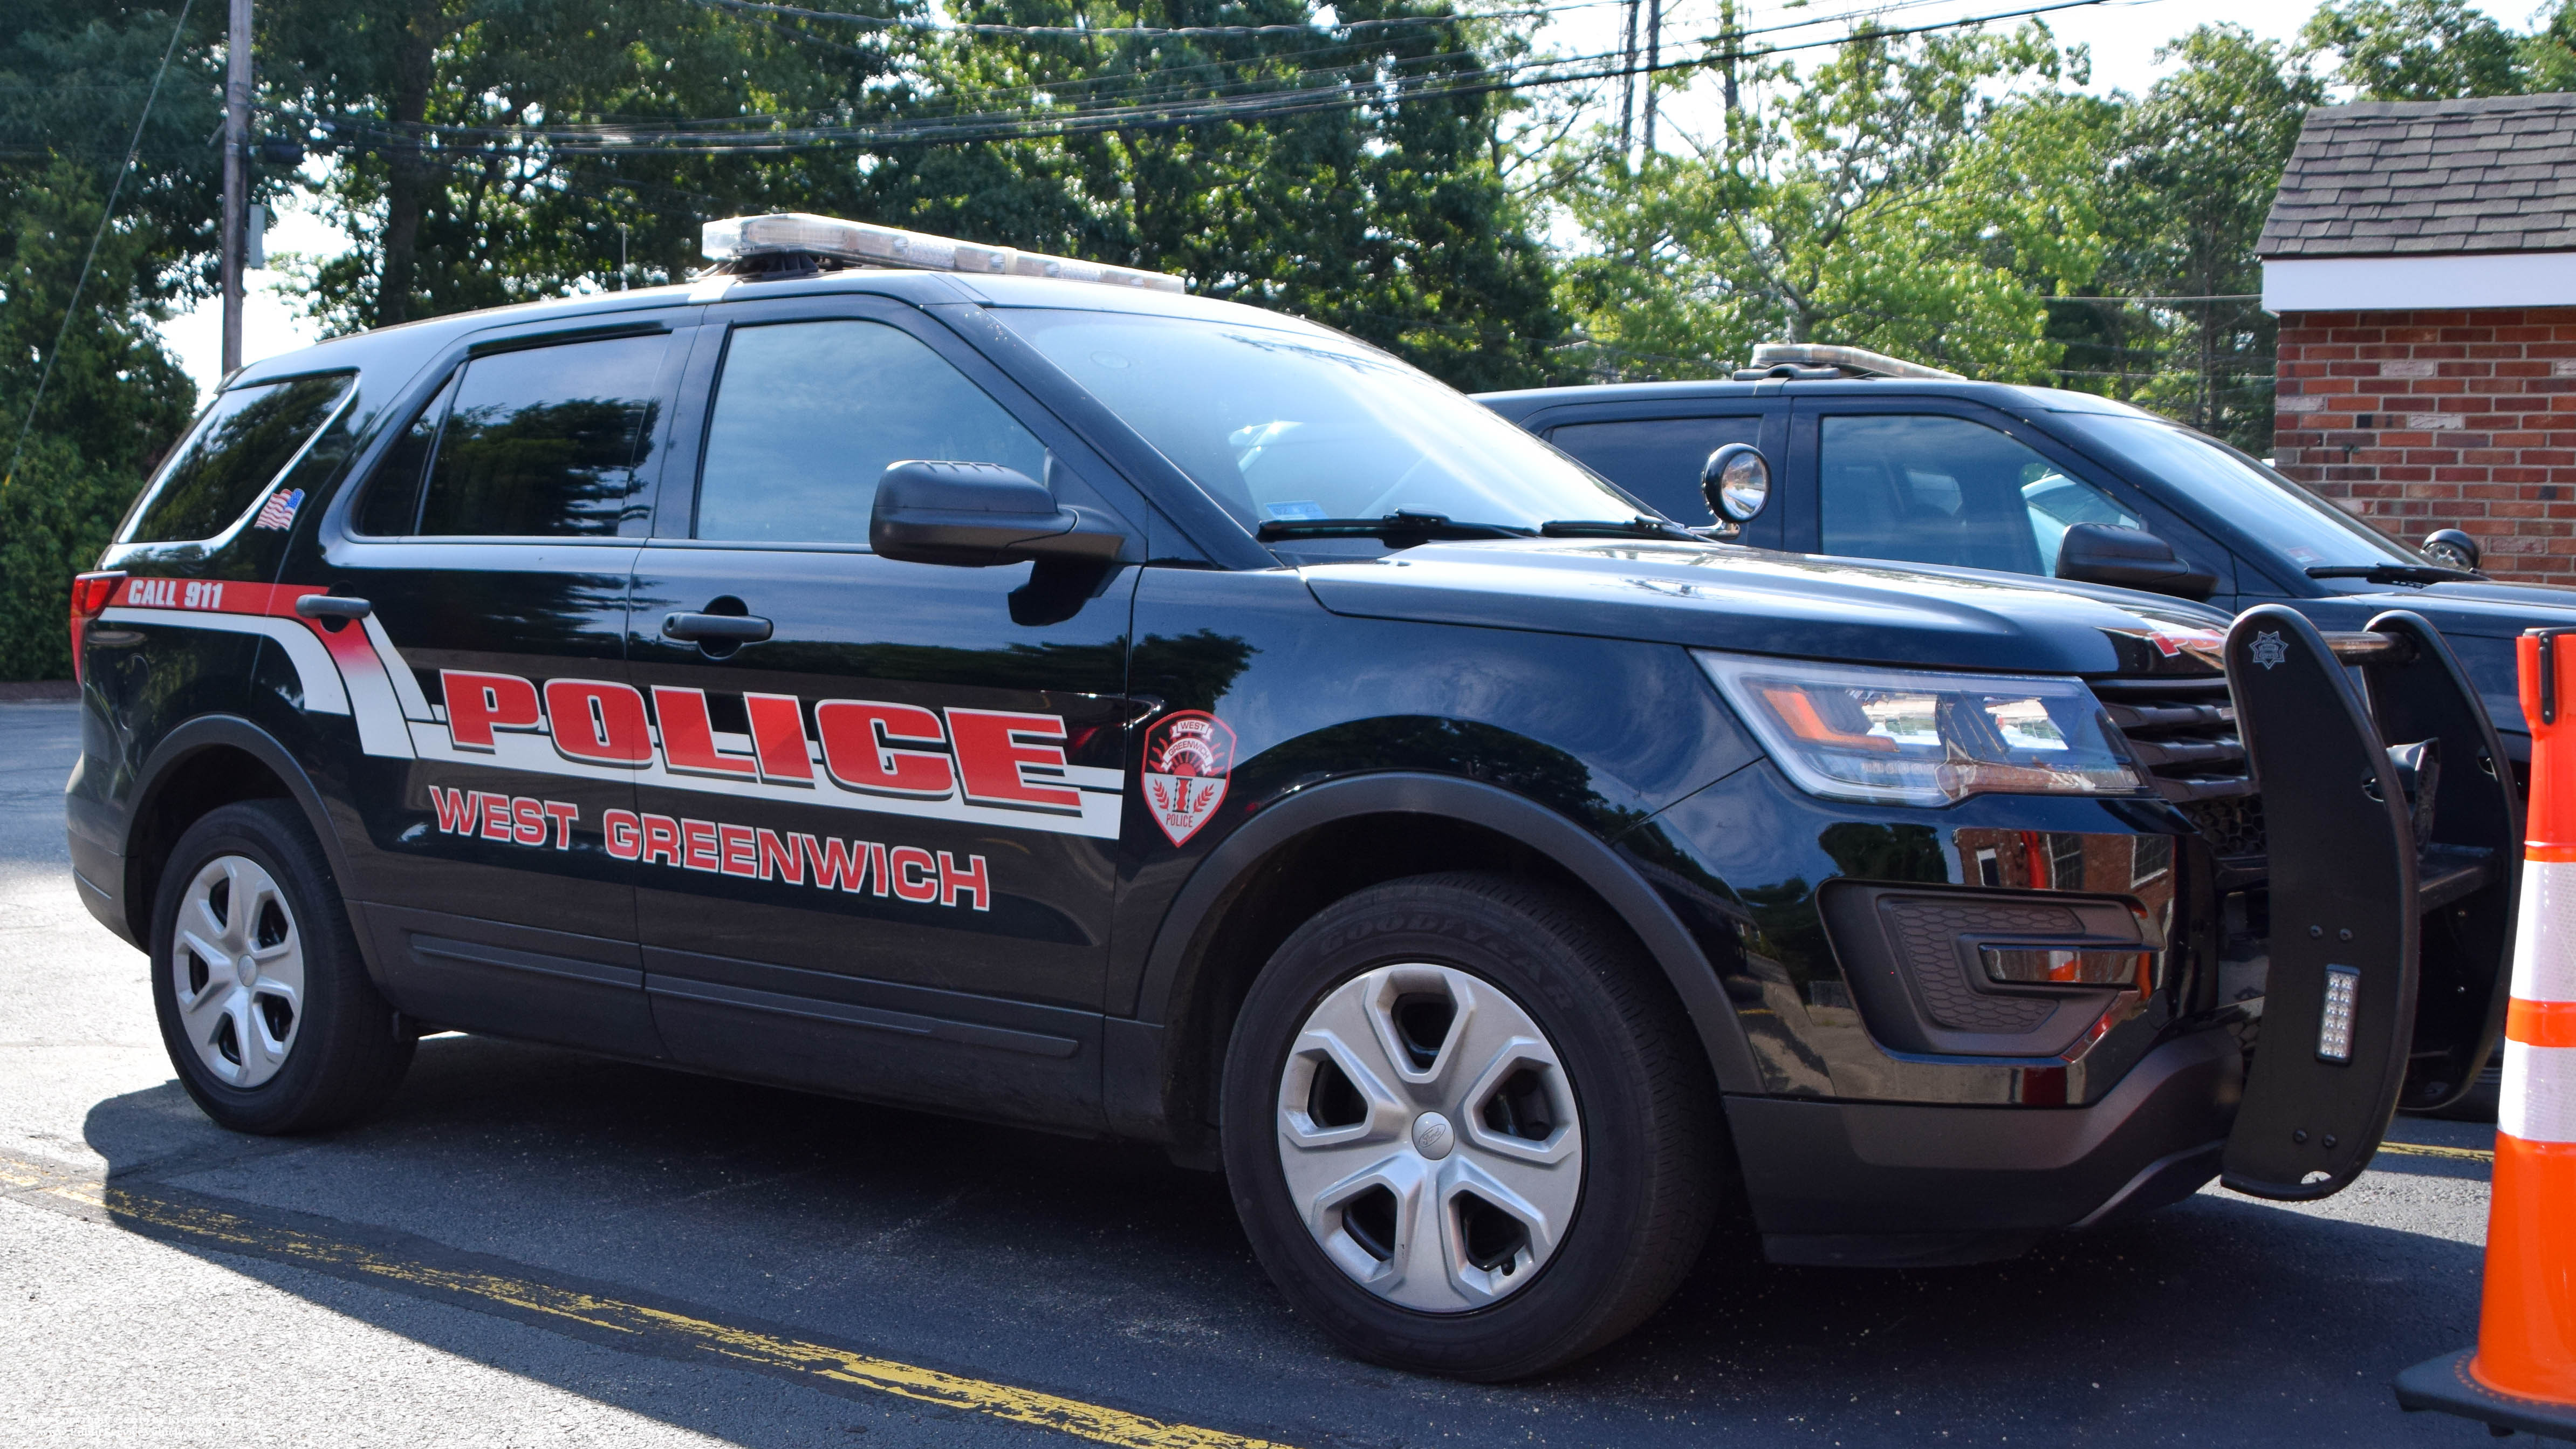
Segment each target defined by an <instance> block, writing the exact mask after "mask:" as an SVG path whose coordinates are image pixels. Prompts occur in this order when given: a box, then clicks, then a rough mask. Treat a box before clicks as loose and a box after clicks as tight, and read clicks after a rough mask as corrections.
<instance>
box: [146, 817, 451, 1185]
mask: <svg viewBox="0 0 2576 1449" xmlns="http://www.w3.org/2000/svg"><path fill="white" fill-rule="evenodd" d="M152 1004H153V1007H154V1012H155V1014H156V1015H157V1016H158V1017H159V1018H160V1022H161V1040H162V1044H163V1045H164V1046H165V1047H167V1048H168V1050H169V1053H170V1063H171V1065H172V1066H174V1067H176V1068H177V1069H178V1072H179V1082H180V1084H181V1085H182V1086H184V1087H186V1088H187V1090H188V1095H189V1096H190V1097H193V1098H195V1099H196V1102H197V1105H198V1106H199V1107H201V1108H203V1109H204V1110H205V1113H206V1115H207V1116H209V1117H212V1118H213V1119H215V1121H216V1122H217V1123H219V1124H221V1125H223V1126H225V1127H229V1128H231V1129H232V1130H233V1131H236V1132H256V1133H262V1134H276V1133H288V1132H309V1131H313V1130H316V1129H319V1128H323V1127H332V1126H337V1125H339V1124H340V1123H342V1122H346V1121H349V1120H351V1119H352V1118H356V1117H359V1116H363V1115H365V1114H366V1113H368V1112H370V1111H372V1110H374V1109H375V1108H376V1107H377V1106H378V1105H379V1104H381V1103H382V1102H383V1101H384V1099H385V1098H386V1097H388V1096H390V1095H391V1094H392V1092H393V1090H394V1088H395V1086H396V1085H398V1084H399V1083H400V1082H401V1081H402V1076H403V1072H404V1070H405V1069H406V1068H408V1067H409V1066H410V1065H411V1056H412V1047H413V1038H412V1035H411V1034H410V1033H409V1032H407V1031H404V1030H402V1029H401V1023H400V1020H399V1018H397V1017H396V1016H395V1014H394V1010H393V1008H392V1006H390V1005H389V1004H387V1003H386V1001H385V999H384V997H383V996H381V995H379V994H378V993H377V991H376V988H375V984H374V983H373V982H372V981H370V980H368V978H367V968H366V963H365V962H364V961H362V960H361V959H360V958H359V955H358V941H357V934H356V933H355V932H354V931H352V930H351V929H350V927H349V914H348V911H347V910H346V909H345V908H343V907H342V905H341V904H340V896H339V892H338V890H337V889H336V888H335V887H334V885H333V884H332V880H331V872H330V868H329V865H328V864H327V863H326V862H325V861H324V859H323V856H322V850H321V847H320V846H319V845H317V844H315V842H314V840H313V835H312V832H311V830H310V829H309V828H308V827H307V826H306V824H305V822H304V818H303V816H302V815H301V814H300V813H299V812H297V811H296V810H295V808H294V807H293V806H292V805H290V804H288V803H287V802H285V801H282V800H247V801H243V802H241V803H239V804H234V805H226V806H223V807H222V808H220V809H217V810H213V811H210V812H208V813H207V814H206V816H205V817H204V818H203V819H200V820H199V821H197V823H196V824H194V825H191V826H189V827H188V829H187V832H186V833H185V834H183V835H181V836H180V837H179V843H178V845H177V846H176V847H174V848H173V849H172V850H171V852H170V859H169V861H168V863H167V865H166V866H165V867H164V868H163V871H162V875H161V888H160V891H159V893H158V896H157V898H156V900H155V902H154V906H153V911H152Z"/></svg>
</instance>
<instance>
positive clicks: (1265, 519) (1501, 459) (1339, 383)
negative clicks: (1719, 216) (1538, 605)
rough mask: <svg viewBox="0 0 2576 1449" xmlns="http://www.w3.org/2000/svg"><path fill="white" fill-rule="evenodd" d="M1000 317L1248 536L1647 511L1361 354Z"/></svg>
mask: <svg viewBox="0 0 2576 1449" xmlns="http://www.w3.org/2000/svg"><path fill="white" fill-rule="evenodd" d="M994 315H995V316H997V317H999V318H1001V319H1002V320H1003V321H1004V322H1005V323H1007V324H1008V325H1009V326H1010V327H1011V328H1012V329H1013V330H1014V331H1016V332H1018V333H1019V334H1020V335H1021V336H1022V337H1025V338H1027V339H1028V340H1029V342H1030V343H1031V344H1032V345H1034V346H1035V347H1036V348H1037V349H1038V351H1040V352H1042V353H1044V354H1046V358H1047V360H1048V361H1050V362H1052V363H1054V364H1055V365H1056V366H1058V367H1060V368H1063V369H1064V370H1065V371H1066V372H1067V373H1069V374H1071V375H1072V377H1073V379H1074V380H1075V381H1076V382H1079V383H1080V384H1082V386H1083V387H1085V388H1086V389H1088V390H1089V391H1090V392H1091V394H1092V396H1094V397H1096V398H1098V399H1100V401H1101V403H1102V404H1103V405H1104V406H1106V407H1107V408H1108V409H1109V410H1110V411H1112V412H1114V413H1116V414H1117V415H1118V416H1119V417H1120V418H1121V419H1122V420H1124V421H1125V422H1126V424H1127V425H1128V426H1129V427H1131V428H1134V429H1135V430H1136V431H1137V433H1138V434H1140V435H1141V436H1142V437H1143V438H1144V439H1145V441H1146V442H1148V443H1151V444H1153V445H1154V447H1155V448H1156V449H1158V450H1160V451H1161V453H1162V454H1163V456H1164V457H1166V458H1169V459H1170V460H1171V461H1172V462H1173V464H1174V465H1176V466H1177V467H1179V468H1180V470H1181V471H1182V472H1184V473H1187V474H1189V475H1190V477H1191V478H1192V479H1194V480H1196V481H1197V483H1198V485H1199V486H1200V487H1201V488H1204V489H1206V490H1207V491H1208V492H1209V493H1210V494H1211V495H1213V496H1214V497H1215V498H1216V499H1217V500H1218V501H1219V502H1221V503H1223V504H1224V505H1225V506H1226V507H1227V508H1228V509H1230V510H1232V511H1233V512H1234V514H1235V515H1236V516H1237V517H1239V518H1241V519H1242V520H1243V521H1244V523H1245V525H1246V526H1247V527H1256V528H1257V527H1258V526H1260V525H1261V524H1264V523H1272V522H1279V523H1294V522H1302V521H1309V520H1314V519H1324V518H1366V519H1376V518H1383V517H1385V516H1386V515H1387V514H1390V513H1396V512H1409V513H1437V514H1443V515H1445V516H1447V517H1449V518H1452V519H1455V520H1457V521H1459V522H1462V523H1467V522H1473V523H1498V524H1504V525H1507V526H1510V527H1515V528H1536V527H1537V526H1538V525H1540V524H1542V523H1546V522H1550V521H1552V520H1560V519H1628V518H1633V517H1635V516H1637V514H1638V513H1639V511H1640V509H1641V507H1642V505H1640V504H1638V503H1637V502H1635V501H1634V500H1632V499H1628V498H1625V497H1622V496H1621V495H1619V494H1618V493H1617V492H1615V491H1613V490H1612V489H1611V488H1610V486H1609V485H1608V484H1606V483H1604V482H1602V481H1601V480H1600V479H1598V478H1596V477H1594V476H1593V475H1592V474H1590V473H1588V472H1586V471H1584V469H1583V467H1582V465H1580V464H1578V463H1576V462H1574V461H1573V460H1571V459H1569V458H1567V457H1566V456H1565V455H1564V454H1562V453H1559V452H1557V451H1556V450H1555V449H1554V448H1551V447H1549V446H1548V445H1547V444H1545V443H1542V442H1540V441H1539V440H1538V439H1536V438H1533V437H1531V436H1530V435H1529V434H1527V433H1524V432H1522V431H1521V430H1520V429H1518V428H1516V427H1514V426H1512V425H1511V424H1510V423H1507V422H1504V421H1503V420H1502V419H1501V418H1498V417H1496V416H1495V415H1494V414H1492V413H1490V412H1487V411H1486V410H1485V409H1484V408H1483V407H1480V406H1478V405H1477V404H1476V403H1474V402H1472V401H1470V400H1469V399H1468V398H1467V397H1466V396H1465V395H1463V394H1461V393H1458V392H1455V391H1452V390H1451V389H1449V388H1448V387H1445V386H1443V385H1442V384H1440V383H1438V382H1434V381H1433V380H1432V379H1431V378H1429V377H1427V376H1425V375H1423V374H1422V373H1420V372H1417V371H1415V370H1414V369H1412V368H1410V367H1407V366H1406V365H1404V364H1403V363H1401V362H1398V361H1396V360H1395V359H1394V358H1392V357H1389V356H1387V355H1386V354H1384V353H1381V352H1378V351H1375V350H1374V349H1371V348H1369V347H1366V346H1364V345H1362V344H1360V343H1356V342H1346V341H1343V340H1341V339H1339V338H1333V337H1324V336H1317V335H1315V334H1312V333H1306V332H1289V331H1285V330H1276V331H1274V330H1272V329H1270V328H1266V327H1259V326H1244V325H1239V324H1234V323H1226V322H1209V321H1200V320H1195V319H1187V318H1177V317H1144V316H1136V315H1132V314H1127V313H1116V312H1070V311H1053V310H1037V309H1003V310H997V311H996V312H995V313H994Z"/></svg>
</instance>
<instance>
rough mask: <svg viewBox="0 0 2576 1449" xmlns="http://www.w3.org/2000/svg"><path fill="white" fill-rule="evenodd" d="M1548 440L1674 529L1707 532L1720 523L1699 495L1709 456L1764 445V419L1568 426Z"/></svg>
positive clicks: (1644, 420)
mask: <svg viewBox="0 0 2576 1449" xmlns="http://www.w3.org/2000/svg"><path fill="white" fill-rule="evenodd" d="M1547 440H1548V441H1549V442H1551V443H1554V444H1556V445H1557V446H1558V447H1560V448H1563V449H1564V450H1565V451H1567V452H1568V453H1571V454H1573V455H1574V457H1575V459H1576V460H1577V461H1579V462H1581V463H1582V464H1583V466H1585V467H1587V468H1589V469H1591V470H1592V471H1593V472H1595V473H1598V474H1600V475H1601V476H1602V477H1604V478H1607V479H1609V480H1610V481H1611V482H1613V483H1616V484H1618V485H1619V486H1620V487H1622V488H1625V489H1627V490H1628V491H1629V492H1631V493H1634V494H1636V495H1637V496H1638V497H1640V498H1643V499H1644V500H1646V501H1647V502H1648V503H1651V504H1653V505H1654V506H1655V511H1656V512H1658V513H1660V514H1662V515H1663V516H1665V517H1666V518H1669V519H1671V520H1673V521H1674V522H1675V523H1685V524H1689V525H1691V526H1692V527H1695V528H1705V527H1707V526H1708V525H1710V524H1713V523H1715V522H1717V515H1716V514H1715V513H1712V512H1710V511H1709V506H1708V497H1707V495H1705V494H1703V493H1701V492H1700V488H1699V475H1700V470H1701V469H1702V468H1705V467H1707V466H1708V455H1709V454H1711V453H1714V452H1716V451H1717V450H1718V449H1720V448H1723V447H1725V446H1726V445H1727V444H1729V443H1757V444H1758V443H1760V442H1761V441H1762V418H1761V415H1760V414H1758V413H1756V414H1749V415H1747V416H1744V417H1734V418H1641V419H1636V420H1633V421H1628V422H1617V423H1569V424H1567V425H1566V426H1564V427H1561V428H1558V429H1556V430H1555V431H1554V432H1551V433H1549V434H1548V435H1547Z"/></svg>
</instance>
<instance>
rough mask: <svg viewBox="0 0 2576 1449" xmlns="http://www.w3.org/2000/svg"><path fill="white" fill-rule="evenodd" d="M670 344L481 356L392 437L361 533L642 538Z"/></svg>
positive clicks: (625, 342)
mask: <svg viewBox="0 0 2576 1449" xmlns="http://www.w3.org/2000/svg"><path fill="white" fill-rule="evenodd" d="M670 346H671V339H670V338H669V337H668V336H667V335H664V334H658V333H657V334H655V335H652V336H649V337H615V338H603V339H600V340H598V341H593V342H572V343H563V344H559V345H556V346H552V347H532V348H528V349H526V350H525V351H520V352H502V353H495V354H492V355H489V356H484V357H477V358H475V359H473V360H472V361H471V362H468V363H467V364H466V365H465V367H464V369H463V370H462V371H461V372H459V373H458V374H457V375H456V376H455V377H454V378H453V379H451V380H450V381H449V383H448V385H447V386H446V387H445V388H443V389H441V390H440V392H439V395H438V399H437V401H435V402H433V403H432V404H431V405H430V406H429V408H428V409H427V410H425V411H424V412H423V413H422V414H421V416H420V418H419V419H418V420H417V421H415V422H414V423H413V424H412V426H411V428H410V429H409V430H408V431H407V432H406V433H405V434H404V435H403V436H402V437H401V438H398V439H396V440H395V445H394V448H393V450H392V451H391V452H390V453H389V454H388V455H387V456H386V459H385V462H384V464H383V465H381V466H380V467H379V468H378V470H377V474H376V478H375V480H374V482H373V483H372V484H371V485H370V486H369V488H368V496H367V498H366V499H365V500H364V501H363V502H362V503H361V504H360V507H359V514H358V519H357V522H358V527H359V531H361V532H364V533H376V534H406V533H407V534H425V535H474V534H480V535H490V536H504V537H521V538H566V537H582V536H606V537H614V536H615V535H617V534H618V533H619V532H620V531H621V530H623V531H634V530H635V529H636V528H640V526H641V524H642V522H643V518H644V513H645V500H644V498H643V497H642V493H641V489H642V472H641V470H642V469H643V467H644V464H645V462H646V461H647V459H648V457H649V455H650V454H651V452H652V449H653V447H654V444H655V438H656V435H657V433H658V430H659V424H660V422H661V416H662V391H661V388H662V364H663V361H664V358H665V357H666V356H667V355H668V353H669V351H670ZM413 500H416V501H417V506H416V507H413V506H410V505H411V503H412V502H413Z"/></svg>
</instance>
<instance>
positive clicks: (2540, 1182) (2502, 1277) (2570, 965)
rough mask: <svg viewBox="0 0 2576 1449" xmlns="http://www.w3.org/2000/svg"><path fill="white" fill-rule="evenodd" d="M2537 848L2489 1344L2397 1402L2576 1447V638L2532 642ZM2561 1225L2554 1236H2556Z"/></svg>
mask: <svg viewBox="0 0 2576 1449" xmlns="http://www.w3.org/2000/svg"><path fill="white" fill-rule="evenodd" d="M2519 647H2520V649H2521V666H2522V669H2521V673H2522V681H2521V682H2522V714H2523V718H2524V719H2525V720H2527V721H2529V722H2530V724H2531V809H2530V811H2529V830H2530V838H2529V841H2528V843H2527V845H2526V846H2525V848H2524V851H2523V858H2522V859H2523V865H2522V904H2521V910H2520V911H2519V912H2518V919H2517V921H2516V923H2515V934H2514V948H2513V999H2512V1001H2511V1002H2510V1003H2509V1004H2508V1005H2507V1007H2506V1010H2505V1028H2504V1094H2503V1097H2502V1098H2501V1100H2500V1102H2499V1104H2498V1107H2497V1111H2496V1153H2495V1181H2494V1184H2493V1186H2492V1188H2491V1190H2490V1193H2489V1197H2488V1206H2487V1269H2486V1301H2485V1305H2484V1308H2483V1309H2482V1311H2481V1312H2480V1313H2479V1315H2478V1346H2477V1347H2476V1348H2474V1349H2463V1350H2461V1351H2460V1352H2458V1353H2453V1354H2445V1355H2444V1356H2442V1357H2440V1358H2437V1359H2434V1360H2433V1361H2431V1362H2430V1363H2420V1364H2417V1365H2416V1366H2415V1367H2413V1368H2411V1369H2408V1370H2407V1371H2406V1372H2404V1373H2402V1374H2399V1375H2398V1376H2397V1402H2398V1404H2399V1405H2400V1406H2401V1407H2403V1408H2406V1409H2410V1410H2413V1409H2439V1410H2441V1411H2442V1412H2444V1413H2450V1414H2459V1415H2462V1416H2464V1417H2467V1418H2471V1419H2477V1420H2480V1421H2482V1422H2484V1423H2485V1424H2486V1425H2487V1426H2488V1427H2489V1428H2490V1429H2491V1430H2493V1431H2494V1432H2496V1433H2499V1434H2502V1433H2508V1432H2510V1431H2512V1430H2515V1429H2520V1430H2522V1431H2524V1432H2526V1433H2530V1434H2538V1435H2542V1436H2544V1437H2547V1438H2553V1439H2571V1440H2576V719H2571V718H2570V717H2569V715H2568V711H2567V709H2566V708H2565V707H2564V705H2562V703H2561V700H2562V699H2563V698H2564V695H2563V694H2562V691H2564V690H2565V689H2566V687H2567V683H2568V681H2569V680H2570V679H2571V678H2576V629H2534V630H2532V631H2531V632H2529V633H2527V634H2525V635H2523V636H2522V639H2521V640H2520V643H2519ZM2553 1225H2554V1226H2553Z"/></svg>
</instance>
